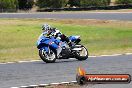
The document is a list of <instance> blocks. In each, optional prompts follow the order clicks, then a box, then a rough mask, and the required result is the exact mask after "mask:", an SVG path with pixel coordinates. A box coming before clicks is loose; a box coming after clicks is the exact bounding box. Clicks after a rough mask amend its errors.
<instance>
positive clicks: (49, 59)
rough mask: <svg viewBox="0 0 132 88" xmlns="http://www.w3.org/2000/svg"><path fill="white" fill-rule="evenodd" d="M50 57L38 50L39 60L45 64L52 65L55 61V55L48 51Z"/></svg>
mask: <svg viewBox="0 0 132 88" xmlns="http://www.w3.org/2000/svg"><path fill="white" fill-rule="evenodd" d="M50 51H51V52H50V55H47V54H45V52H44V50H39V56H40V58H41V59H42V60H43V61H44V62H46V63H54V62H55V61H56V54H55V52H53V51H52V50H50Z"/></svg>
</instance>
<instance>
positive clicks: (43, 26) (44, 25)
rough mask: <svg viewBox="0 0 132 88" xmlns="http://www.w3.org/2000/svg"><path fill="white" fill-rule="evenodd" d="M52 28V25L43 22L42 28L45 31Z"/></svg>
mask: <svg viewBox="0 0 132 88" xmlns="http://www.w3.org/2000/svg"><path fill="white" fill-rule="evenodd" d="M50 29H51V26H50V25H49V24H43V25H42V30H43V31H45V32H46V31H49V30H50Z"/></svg>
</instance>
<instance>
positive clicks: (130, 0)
mask: <svg viewBox="0 0 132 88" xmlns="http://www.w3.org/2000/svg"><path fill="white" fill-rule="evenodd" d="M116 3H117V4H125V5H130V4H132V0H116Z"/></svg>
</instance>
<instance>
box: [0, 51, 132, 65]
mask: <svg viewBox="0 0 132 88" xmlns="http://www.w3.org/2000/svg"><path fill="white" fill-rule="evenodd" d="M120 55H132V53H124V54H112V55H99V56H89V57H106V56H107V57H109V56H120ZM74 59H75V58H70V60H74ZM38 61H41V60H30V61H18V62H6V63H0V64H13V63H28V62H38Z"/></svg>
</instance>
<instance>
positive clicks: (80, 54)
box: [76, 45, 88, 61]
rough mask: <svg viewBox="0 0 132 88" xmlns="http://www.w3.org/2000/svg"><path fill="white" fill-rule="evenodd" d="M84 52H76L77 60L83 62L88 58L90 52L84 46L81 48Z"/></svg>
mask: <svg viewBox="0 0 132 88" xmlns="http://www.w3.org/2000/svg"><path fill="white" fill-rule="evenodd" d="M81 48H82V50H80V51H78V52H76V59H78V60H80V61H82V60H86V59H87V58H88V50H87V48H85V47H84V46H83V45H82V46H81Z"/></svg>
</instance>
